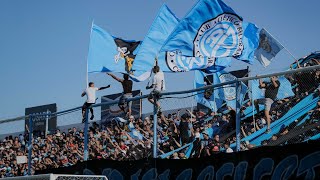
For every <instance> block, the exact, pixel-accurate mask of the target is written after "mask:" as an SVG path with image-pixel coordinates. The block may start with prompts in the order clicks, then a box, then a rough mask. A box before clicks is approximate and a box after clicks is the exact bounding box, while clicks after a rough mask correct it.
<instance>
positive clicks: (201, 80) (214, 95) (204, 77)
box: [194, 70, 248, 111]
mask: <svg viewBox="0 0 320 180" xmlns="http://www.w3.org/2000/svg"><path fill="white" fill-rule="evenodd" d="M236 79H237V78H236V77H235V76H234V75H232V74H230V73H228V72H226V71H223V70H222V71H219V72H216V73H213V74H206V73H204V72H202V71H196V72H195V82H194V84H195V88H199V87H204V86H207V85H212V84H221V83H226V82H230V81H235V80H236ZM237 91H238V93H239V95H240V98H239V100H240V101H239V104H242V102H243V99H244V97H245V94H246V93H247V91H248V87H247V86H246V85H245V84H244V83H243V82H241V83H240V86H238V88H237V87H236V83H232V84H228V85H224V86H222V87H217V88H214V89H208V90H205V91H204V92H202V93H198V94H196V96H195V98H196V101H197V102H198V103H199V104H202V105H204V106H206V107H208V108H210V109H212V110H214V111H217V109H219V108H220V107H221V106H222V105H223V103H226V105H227V106H229V107H231V108H232V109H236V103H237V96H236V95H237Z"/></svg>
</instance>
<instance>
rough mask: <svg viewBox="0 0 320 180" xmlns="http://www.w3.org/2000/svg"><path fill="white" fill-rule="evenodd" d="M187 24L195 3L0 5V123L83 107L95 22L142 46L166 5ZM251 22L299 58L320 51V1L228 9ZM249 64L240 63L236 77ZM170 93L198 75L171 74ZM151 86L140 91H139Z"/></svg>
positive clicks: (257, 69)
mask: <svg viewBox="0 0 320 180" xmlns="http://www.w3.org/2000/svg"><path fill="white" fill-rule="evenodd" d="M164 2H165V3H167V5H168V6H169V8H171V9H172V11H173V12H175V13H176V15H177V17H179V18H182V17H183V16H184V15H185V14H186V13H187V11H188V10H189V9H190V8H191V7H192V6H193V4H194V3H195V2H196V1H195V0H167V1H164V0H144V1H142V0H135V1H133V0H122V1H118V0H95V1H85V0H81V1H80V0H68V1H65V0H56V1H43V0H29V1H23V0H20V1H18V0H1V1H0V22H1V29H0V80H1V81H0V82H1V84H2V85H1V93H0V96H1V97H0V98H1V101H0V119H5V118H11V117H15V116H19V115H23V114H24V109H25V107H30V106H38V105H42V104H48V103H57V104H58V110H64V109H68V108H72V107H75V106H79V105H81V104H82V103H83V102H84V99H83V98H81V97H80V94H81V92H82V90H83V89H84V88H85V86H86V84H85V82H86V81H85V76H86V75H85V74H86V56H87V52H88V43H89V34H90V27H91V22H92V20H93V19H94V21H95V23H96V24H97V25H99V26H100V27H102V28H104V29H105V30H107V31H108V32H110V33H111V34H113V35H115V36H117V37H122V38H125V39H136V40H142V39H143V38H144V35H145V34H146V33H147V31H148V28H149V26H150V25H151V23H152V21H153V18H154V16H155V15H156V14H157V10H158V9H159V8H160V6H161V5H162V3H164ZM225 2H226V3H227V4H228V5H229V6H231V7H232V8H233V9H234V10H235V11H236V12H237V13H238V14H239V15H240V16H242V17H243V18H244V19H245V20H247V21H250V22H253V23H255V24H257V25H258V26H259V27H265V28H266V29H267V30H269V32H270V33H271V34H273V35H274V36H275V37H276V38H278V40H279V41H280V42H281V43H283V44H284V45H285V47H286V48H288V49H289V50H290V51H291V52H292V53H293V54H294V56H296V57H298V58H299V57H302V56H305V55H308V54H309V53H310V52H312V51H316V50H320V48H319V42H320V36H319V34H318V33H319V29H320V24H319V23H318V22H319V17H320V16H319V13H318V7H319V6H320V1H319V0H308V1H301V0H291V1H279V0H268V1H266V0H265V1H257V0H241V1H232V0H226V1H225ZM292 61H293V59H292V58H291V57H290V56H289V55H288V54H287V53H285V52H283V53H281V54H280V55H279V56H278V57H277V58H276V60H275V61H274V62H273V63H272V65H270V66H269V67H268V68H266V69H264V68H262V67H261V66H260V65H259V64H255V66H254V67H253V66H252V67H251V69H252V71H253V73H260V74H265V73H270V72H274V71H279V70H285V69H287V68H288V64H289V63H290V62H292ZM245 66H246V64H244V63H241V62H238V61H234V63H233V65H232V67H231V68H230V69H240V68H241V67H245ZM166 77H167V89H168V90H169V91H174V90H183V89H190V88H192V86H193V82H192V81H193V74H192V73H183V74H169V75H166ZM89 78H90V80H92V81H95V82H96V84H97V86H103V85H106V84H112V88H111V89H107V90H105V91H103V92H99V94H98V96H101V95H105V94H111V93H116V92H120V91H121V87H120V85H118V84H117V83H115V81H113V80H111V79H110V78H109V77H107V76H105V75H104V74H94V75H90V76H89ZM145 84H146V82H143V83H136V84H135V85H134V88H135V89H140V88H141V87H145Z"/></svg>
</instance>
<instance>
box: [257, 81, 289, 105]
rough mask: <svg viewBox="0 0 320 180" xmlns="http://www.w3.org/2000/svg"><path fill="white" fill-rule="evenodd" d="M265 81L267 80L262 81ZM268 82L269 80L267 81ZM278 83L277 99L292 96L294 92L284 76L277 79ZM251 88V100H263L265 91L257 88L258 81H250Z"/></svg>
mask: <svg viewBox="0 0 320 180" xmlns="http://www.w3.org/2000/svg"><path fill="white" fill-rule="evenodd" d="M264 81H267V80H264ZM268 81H269V82H270V80H268ZM278 81H279V82H280V87H279V90H278V94H277V99H278V100H281V99H285V98H287V97H292V96H294V92H293V91H292V86H291V83H290V81H289V80H288V79H287V78H285V77H284V76H280V77H279V78H278ZM251 88H252V99H253V100H255V99H261V98H264V97H265V96H264V93H265V89H260V88H259V80H252V81H251Z"/></svg>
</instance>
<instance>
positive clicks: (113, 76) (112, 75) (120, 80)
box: [107, 73, 123, 83]
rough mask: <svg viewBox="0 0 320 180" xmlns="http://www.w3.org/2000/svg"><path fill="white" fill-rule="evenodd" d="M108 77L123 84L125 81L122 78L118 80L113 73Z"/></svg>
mask: <svg viewBox="0 0 320 180" xmlns="http://www.w3.org/2000/svg"><path fill="white" fill-rule="evenodd" d="M107 75H109V76H111V77H112V78H113V79H115V80H116V81H118V82H121V83H122V82H123V79H121V78H118V77H117V76H115V75H114V74H111V73H107Z"/></svg>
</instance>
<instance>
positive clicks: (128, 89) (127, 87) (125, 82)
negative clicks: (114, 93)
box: [107, 73, 133, 117]
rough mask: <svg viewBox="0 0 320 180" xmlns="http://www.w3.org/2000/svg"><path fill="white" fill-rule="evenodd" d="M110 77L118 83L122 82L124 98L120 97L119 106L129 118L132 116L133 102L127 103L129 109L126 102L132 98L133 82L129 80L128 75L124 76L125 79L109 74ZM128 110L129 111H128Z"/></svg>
mask: <svg viewBox="0 0 320 180" xmlns="http://www.w3.org/2000/svg"><path fill="white" fill-rule="evenodd" d="M107 74H108V75H109V76H111V77H112V78H113V79H115V80H116V81H118V82H120V83H121V85H122V89H123V92H122V96H121V97H120V100H119V103H118V106H119V108H120V109H121V110H122V111H123V112H124V113H125V114H126V116H127V117H130V116H131V106H132V101H130V102H127V108H126V106H125V103H126V100H127V99H129V98H132V85H133V82H132V81H131V80H130V79H129V75H128V74H123V79H121V78H118V77H117V76H115V75H113V74H111V73H107ZM126 109H127V111H126Z"/></svg>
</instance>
